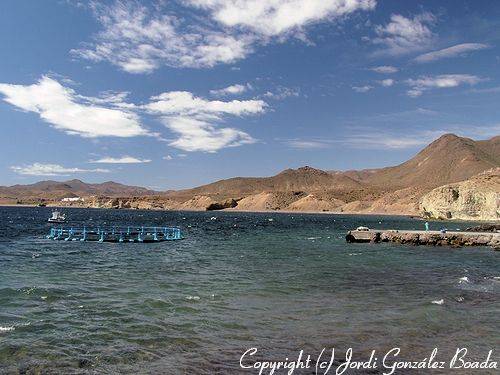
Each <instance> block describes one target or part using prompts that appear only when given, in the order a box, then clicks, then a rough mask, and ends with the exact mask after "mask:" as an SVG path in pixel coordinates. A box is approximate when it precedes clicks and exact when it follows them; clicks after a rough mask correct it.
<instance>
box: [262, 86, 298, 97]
mask: <svg viewBox="0 0 500 375" xmlns="http://www.w3.org/2000/svg"><path fill="white" fill-rule="evenodd" d="M262 96H264V97H265V98H269V99H273V100H284V99H286V98H290V97H298V96H300V90H299V89H295V88H291V87H284V86H278V87H277V88H275V90H274V91H267V92H265V93H264V95H262Z"/></svg>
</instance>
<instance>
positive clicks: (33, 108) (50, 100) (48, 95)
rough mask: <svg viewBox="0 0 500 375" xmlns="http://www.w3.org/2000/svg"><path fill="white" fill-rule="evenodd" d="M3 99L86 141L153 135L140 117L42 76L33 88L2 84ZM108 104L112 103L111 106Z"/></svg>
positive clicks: (0, 88)
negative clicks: (84, 95) (79, 93)
mask: <svg viewBox="0 0 500 375" xmlns="http://www.w3.org/2000/svg"><path fill="white" fill-rule="evenodd" d="M0 93H1V94H3V95H4V100H5V101H6V102H7V103H9V104H12V105H13V106H16V107H17V108H20V109H22V110H24V111H28V112H35V113H37V114H38V115H39V116H40V118H41V119H42V120H43V121H45V122H47V123H49V124H51V125H52V126H53V127H54V128H56V129H59V130H63V131H64V132H66V133H68V134H75V135H80V136H82V137H87V138H96V137H106V136H113V137H135V136H139V135H149V134H150V133H149V132H148V131H147V130H146V129H145V128H144V127H143V126H142V125H141V123H140V121H139V117H138V116H137V115H136V114H135V113H132V112H130V111H127V110H125V109H120V108H117V107H116V106H115V105H114V104H116V103H114V104H113V105H111V104H110V105H108V106H104V105H97V104H95V103H97V102H99V103H101V104H105V103H107V101H106V100H105V99H103V98H88V97H83V96H79V95H77V94H76V93H75V91H74V90H73V89H71V88H68V87H64V86H62V85H61V84H60V83H59V82H58V81H56V80H54V79H52V78H50V77H47V76H43V77H42V78H41V79H40V80H39V81H38V82H37V83H35V84H33V85H13V84H5V83H2V84H0ZM108 104H109V103H108Z"/></svg>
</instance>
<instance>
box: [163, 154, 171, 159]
mask: <svg viewBox="0 0 500 375" xmlns="http://www.w3.org/2000/svg"><path fill="white" fill-rule="evenodd" d="M162 159H163V160H172V159H173V157H172V156H170V155H166V156H164V157H162Z"/></svg>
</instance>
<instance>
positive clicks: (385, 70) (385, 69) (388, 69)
mask: <svg viewBox="0 0 500 375" xmlns="http://www.w3.org/2000/svg"><path fill="white" fill-rule="evenodd" d="M370 70H373V71H374V72H376V73H381V74H392V73H396V72H398V71H399V69H398V68H396V67H394V66H390V65H382V66H375V67H373V68H371V69H370Z"/></svg>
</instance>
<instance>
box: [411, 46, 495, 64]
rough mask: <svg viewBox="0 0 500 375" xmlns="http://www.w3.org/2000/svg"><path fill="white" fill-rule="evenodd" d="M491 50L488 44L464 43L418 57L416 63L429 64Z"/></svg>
mask: <svg viewBox="0 0 500 375" xmlns="http://www.w3.org/2000/svg"><path fill="white" fill-rule="evenodd" d="M486 48H489V46H488V45H487V44H482V43H463V44H457V45H456V46H452V47H448V48H444V49H441V50H438V51H432V52H428V53H424V54H423V55H420V56H417V57H416V58H415V61H416V62H418V63H428V62H432V61H436V60H441V59H445V58H449V57H455V56H461V55H465V54H467V53H468V52H471V51H478V50H482V49H486Z"/></svg>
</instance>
